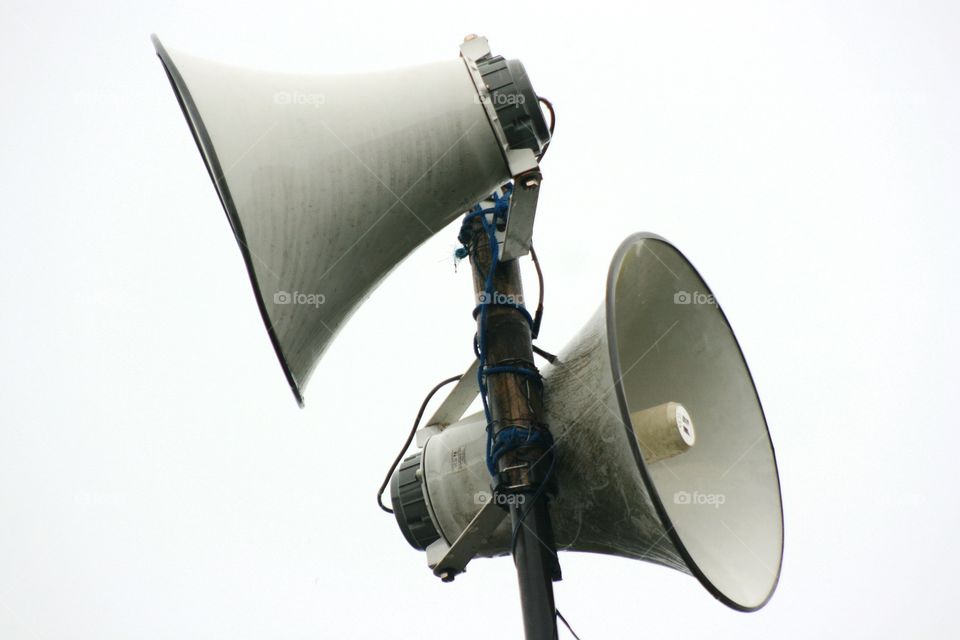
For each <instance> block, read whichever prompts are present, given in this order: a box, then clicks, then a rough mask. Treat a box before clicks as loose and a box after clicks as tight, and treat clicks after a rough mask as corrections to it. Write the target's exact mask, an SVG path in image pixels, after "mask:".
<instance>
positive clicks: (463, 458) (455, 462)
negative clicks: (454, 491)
mask: <svg viewBox="0 0 960 640" xmlns="http://www.w3.org/2000/svg"><path fill="white" fill-rule="evenodd" d="M450 466H451V467H452V468H453V471H460V470H461V469H466V468H467V448H466V447H458V448H457V449H456V450H454V451H451V452H450Z"/></svg>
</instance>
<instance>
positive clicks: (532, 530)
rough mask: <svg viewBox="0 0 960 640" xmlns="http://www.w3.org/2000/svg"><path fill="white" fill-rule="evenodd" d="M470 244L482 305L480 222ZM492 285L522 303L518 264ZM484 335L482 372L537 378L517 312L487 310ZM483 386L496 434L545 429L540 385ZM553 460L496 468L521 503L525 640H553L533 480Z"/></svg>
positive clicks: (553, 558) (545, 523) (517, 509)
mask: <svg viewBox="0 0 960 640" xmlns="http://www.w3.org/2000/svg"><path fill="white" fill-rule="evenodd" d="M472 237H473V239H474V241H473V242H472V243H471V251H470V261H471V264H472V266H473V269H472V271H473V286H474V291H475V293H476V294H477V296H478V298H477V299H478V300H481V298H480V295H481V294H483V293H484V292H485V285H486V283H485V277H486V274H487V273H488V272H489V269H490V263H491V259H492V256H491V252H490V246H489V243H488V241H487V236H486V232H485V231H484V230H483V225H482V222H481V221H479V220H474V221H473V222H472ZM493 282H494V290H495V291H496V296H497V298H498V299H503V300H513V301H522V300H523V284H522V281H521V277H520V265H519V264H518V263H517V261H516V260H510V261H507V262H500V263H498V265H497V267H496V270H495V272H494V278H493ZM488 302H489V301H488ZM493 302H496V300H494V301H493ZM478 319H479V315H478ZM485 335H486V345H487V358H486V363H485V364H486V366H487V367H495V366H515V367H522V368H524V369H530V370H534V371H536V367H535V365H534V362H533V347H532V339H531V334H530V326H529V324H528V323H527V320H526V318H525V317H524V315H523V314H522V313H521V312H520V311H519V310H518V309H516V308H513V307H511V306H508V305H500V304H490V305H489V306H487V312H486V333H485ZM487 385H488V403H489V405H490V411H491V414H492V417H493V421H494V430H495V432H497V431H499V430H501V429H503V428H505V427H508V426H517V427H528V428H530V427H539V426H541V425H543V424H544V412H543V406H542V402H541V394H540V386H539V385H538V384H537V382H536V381H532V380H530V379H529V378H528V377H527V376H524V375H522V374H517V373H498V374H496V375H490V376H489V377H488V378H487ZM545 454H546V455H545ZM551 455H552V454H551V453H550V452H547V451H544V450H543V449H542V448H534V447H525V448H522V449H517V450H515V451H511V452H508V453H506V454H504V455H503V456H502V457H501V458H500V460H499V462H498V471H499V472H500V475H501V478H502V479H503V480H504V484H505V485H506V487H507V490H510V489H513V490H514V491H516V492H518V493H517V495H518V496H523V498H522V500H521V499H520V498H518V500H517V501H516V502H514V503H512V504H511V505H510V517H511V522H512V524H513V530H514V531H515V532H516V534H515V546H514V551H513V559H514V564H515V565H516V568H517V578H518V580H519V586H520V604H521V607H522V610H523V626H524V632H525V636H526V638H527V640H554V638H556V637H557V618H556V606H555V604H554V599H553V581H554V580H559V579H560V564H559V562H558V561H557V555H556V548H555V546H554V540H553V531H552V528H551V524H550V513H549V510H548V500H549V498H548V492H547V491H545V490H539V491H538V490H537V489H538V487H537V482H536V478H538V477H541V478H542V477H543V475H544V472H545V470H546V467H547V466H548V465H549V464H550V460H551V459H552V458H551Z"/></svg>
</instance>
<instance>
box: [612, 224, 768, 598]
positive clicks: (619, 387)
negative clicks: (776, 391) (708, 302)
mask: <svg viewBox="0 0 960 640" xmlns="http://www.w3.org/2000/svg"><path fill="white" fill-rule="evenodd" d="M642 240H655V241H658V242H662V243H664V244H666V245H667V246H669V247H670V248H672V249H673V250H674V251H676V252H677V253H678V254H680V257H681V258H683V260H684V261H685V262H686V263H687V265H688V266H689V267H690V269H691V270H692V271H693V273H694V274H695V275H696V276H697V277H698V278H699V279H700V281H701V282H703V284H704V285H705V286H707V283H706V280H704V278H703V276H701V275H700V272H699V271H697V269H696V267H695V266H694V265H693V263H692V262H690V260H689V259H687V256H685V255H684V254H683V252H682V251H680V250H679V249H678V248H677V247H676V246H675V245H674V244H673V243H672V242H670V241H669V240H667V239H666V238H664V237H663V236H660V235H657V234H656V233H650V232H645V231H644V232H638V233H634V234H632V235H630V236H628V237H627V238H626V239H625V240H624V241H623V242H621V243H620V246H619V247H618V248H617V251H616V253H614V256H613V260H611V262H610V268H609V270H608V271H607V291H606V296H605V300H604V311H605V315H606V325H607V327H606V328H607V336H608V340H607V348H608V350H609V357H610V366H611V369H612V373H613V374H614V376H613V377H614V380H615V384H614V388H615V390H616V394H617V405H618V407H619V408H620V415H621V419H622V421H623V426H624V430H625V431H626V434H627V441H628V442H629V444H630V450H631V451H632V453H633V457H634V460H635V461H636V463H637V467H638V468H639V469H640V476H641V477H642V478H643V483H644V485H645V486H646V488H647V493H648V494H649V495H650V500H651V502H652V503H653V506H654V508H655V509H656V512H657V516H658V517H659V518H660V522H661V523H662V524H663V525H664V530H665V531H666V532H667V535H668V536H669V538H670V541H671V542H672V543H673V545H674V546H675V547H676V549H677V552H678V553H679V554H680V556H681V557H682V558H683V561H684V562H685V563H686V564H687V567H688V568H689V569H690V571H691V573H692V574H693V576H694V577H695V578H696V579H697V580H698V581H699V582H700V584H702V585H703V586H704V588H705V589H706V590H707V591H709V592H710V594H711V595H713V597H714V598H716V599H717V600H720V601H721V602H722V603H723V604H725V605H727V606H728V607H730V608H731V609H735V610H737V611H743V612H751V611H757V610H759V609H761V608H763V607H764V606H765V605H766V604H767V603H768V602H769V601H770V598H772V597H773V594H774V592H775V591H776V590H777V585H778V584H779V583H780V574H781V572H782V569H783V548H784V536H785V534H784V526H783V494H782V492H781V488H780V470H779V467H778V465H777V455H776V451H775V449H774V446H773V439H772V438H771V437H770V427H769V424H768V423H767V416H766V414H765V413H764V411H763V405H762V403H761V402H760V394H758V393H757V386H756V384H755V383H754V380H753V374H752V373H751V372H750V367H749V365H748V364H747V360H746V358H745V357H744V355H743V349H741V348H740V342H739V341H738V340H737V336H736V334H735V333H734V332H733V329H732V328H730V321H729V320H728V319H727V316H726V314H725V313H724V312H723V309H722V308H721V307H720V306H719V305H718V306H717V310H718V311H719V312H720V316H721V318H722V319H723V321H724V322H726V324H727V327H728V328H730V335H731V337H732V338H733V342H734V344H735V345H736V347H737V351H738V352H739V354H740V359H741V361H742V362H743V366H744V369H745V370H746V372H747V377H748V378H749V379H750V386H751V387H752V388H753V394H754V396H755V397H756V399H757V407H758V408H759V409H760V415H761V417H762V418H763V426H764V429H765V430H766V433H767V442H768V443H769V445H770V455H771V457H772V458H773V472H774V476H775V477H776V480H777V498H778V503H779V506H780V557H779V559H778V562H777V572H776V575H775V576H774V579H773V582H772V584H771V585H770V590H769V591H768V593H767V595H766V597H764V599H763V600H762V601H761V602H760V603H759V604H757V605H755V606H747V605H744V604H742V603H739V602H737V601H735V600H733V599H731V598H730V597H729V596H727V595H726V594H725V593H723V592H722V591H721V590H720V589H719V588H718V587H717V586H716V585H714V584H713V583H712V582H711V581H710V579H709V578H708V577H707V576H706V574H705V573H704V572H703V570H701V569H700V567H699V565H697V563H696V561H694V559H693V556H692V555H691V554H690V552H689V551H687V548H686V546H685V545H684V543H683V540H681V539H680V534H679V533H678V532H677V530H676V527H674V525H673V522H672V521H671V519H670V516H669V514H668V513H667V509H666V507H665V506H664V504H663V501H662V500H661V499H660V492H659V490H658V489H657V486H656V483H654V481H653V478H652V477H651V476H650V473H649V472H648V471H647V466H646V463H645V462H644V460H643V454H642V453H641V451H640V447H639V445H638V444H637V440H636V437H635V436H634V435H633V429H632V427H631V423H630V412H629V409H628V405H627V398H626V393H625V392H624V389H623V380H622V377H621V376H620V375H619V373H620V372H621V371H622V367H621V366H620V354H619V349H618V344H619V342H618V336H617V327H616V324H617V323H616V317H615V315H614V312H615V308H614V307H615V302H616V284H617V275H618V274H619V271H620V266H621V265H622V264H623V260H624V258H625V257H626V255H627V252H628V251H629V250H630V249H632V248H633V247H634V245H636V244H637V243H638V242H639V241H642ZM707 289H708V290H709V286H707Z"/></svg>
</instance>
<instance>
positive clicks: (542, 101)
mask: <svg viewBox="0 0 960 640" xmlns="http://www.w3.org/2000/svg"><path fill="white" fill-rule="evenodd" d="M537 101H538V102H539V103H540V104H542V105H543V106H545V107H546V108H547V111H549V112H550V127H549V129H550V138H551V139H552V138H553V129H554V127H556V126H557V114H556V112H555V111H554V110H553V103H552V102H550V101H549V100H547V99H546V98H543V97H537ZM549 147H550V142H549V141H547V144H545V145H543V149H542V150H541V151H540V155H539V156H537V160H538V161H539V160H543V156H545V155H547V149H548V148H549Z"/></svg>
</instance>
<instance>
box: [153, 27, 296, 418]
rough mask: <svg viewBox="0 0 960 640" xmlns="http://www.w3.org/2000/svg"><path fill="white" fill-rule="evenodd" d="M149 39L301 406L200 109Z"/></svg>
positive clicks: (169, 60) (173, 67)
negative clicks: (211, 185)
mask: <svg viewBox="0 0 960 640" xmlns="http://www.w3.org/2000/svg"><path fill="white" fill-rule="evenodd" d="M150 39H151V41H152V42H153V46H154V48H155V49H156V51H157V57H158V58H160V62H161V63H163V69H164V71H165V72H166V74H167V79H168V80H169V81H170V86H171V87H172V88H173V92H174V94H175V95H176V96H177V102H178V103H179V104H180V110H181V111H182V112H183V117H184V118H185V119H186V121H187V125H189V127H190V133H191V134H193V140H194V142H195V143H196V145H197V149H198V150H199V151H200V156H201V157H202V158H203V163H204V165H205V166H206V168H207V174H208V175H209V176H210V180H211V182H213V186H214V188H215V189H216V190H217V196H219V198H220V204H221V205H223V210H224V212H225V213H226V214H227V221H228V222H229V223H230V228H231V229H233V235H234V237H235V238H236V240H237V245H238V246H239V247H240V253H241V254H242V256H243V263H244V265H245V266H246V269H247V275H248V276H249V278H250V285H251V286H252V287H253V294H254V297H255V298H256V300H257V308H258V309H259V310H260V317H261V318H262V319H263V324H264V326H265V327H266V329H267V334H268V335H269V336H270V343H271V344H272V345H273V350H274V352H275V353H276V355H277V360H279V362H280V366H281V368H282V369H283V375H284V377H286V379H287V384H289V385H290V391H292V392H293V397H294V399H295V400H296V401H297V405H298V406H300V407H301V408H302V407H303V393H302V390H301V388H300V384H299V383H298V381H297V379H296V377H295V376H294V375H293V372H292V371H291V370H290V365H289V364H288V362H287V359H286V357H285V356H284V354H283V349H282V348H281V346H280V340H279V339H278V337H277V334H276V331H275V330H274V327H273V323H272V322H271V320H270V315H269V314H268V312H267V306H266V302H265V301H264V299H263V295H262V293H261V289H260V283H259V281H258V279H257V274H256V272H255V271H254V268H253V259H252V256H251V255H250V249H249V247H248V245H247V241H246V237H245V235H244V232H243V226H242V225H241V223H240V216H239V214H238V213H237V208H236V205H235V204H234V201H233V196H232V195H231V194H230V188H229V187H228V186H227V181H226V180H225V179H224V171H223V167H222V165H221V163H220V159H219V158H218V157H217V153H216V151H215V149H214V146H213V142H212V140H211V139H210V134H209V132H208V131H207V128H206V126H204V124H203V119H202V118H201V117H200V111H199V109H197V105H196V103H195V102H194V100H193V97H192V96H191V94H190V89H189V87H187V83H186V82H185V81H184V79H183V76H182V75H181V74H180V71H179V70H178V69H177V65H176V64H175V63H174V61H173V58H172V57H171V56H170V53H169V52H168V51H167V49H166V47H164V46H163V43H161V42H160V39H159V38H158V37H157V36H156V34H152V35H151V36H150Z"/></svg>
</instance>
